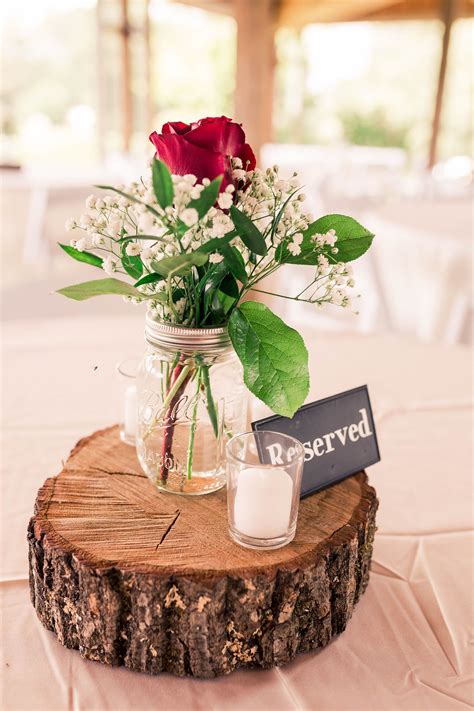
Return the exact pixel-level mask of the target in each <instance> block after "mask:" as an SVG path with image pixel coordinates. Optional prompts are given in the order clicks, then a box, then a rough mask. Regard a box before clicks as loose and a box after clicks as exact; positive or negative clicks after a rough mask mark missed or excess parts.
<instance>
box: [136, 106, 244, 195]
mask: <svg viewBox="0 0 474 711" xmlns="http://www.w3.org/2000/svg"><path fill="white" fill-rule="evenodd" d="M150 141H151V142H152V143H153V145H154V146H155V148H156V157H157V158H159V159H160V160H162V161H163V162H164V163H166V165H167V166H168V168H169V169H170V171H171V173H173V174H174V175H187V174H188V173H192V174H193V175H195V176H196V177H197V179H198V182H202V180H203V178H209V179H210V180H213V179H214V178H217V177H218V176H219V175H223V176H224V177H223V179H222V183H221V191H223V190H225V188H226V187H227V185H229V184H231V183H232V165H231V162H230V159H231V158H240V160H241V161H242V164H243V167H244V168H245V169H246V170H253V169H254V168H255V163H256V161H255V156H254V154H253V151H252V149H251V148H250V146H249V144H248V143H246V142H245V133H244V130H243V128H242V126H241V125H240V124H239V123H235V122H234V121H232V120H231V119H230V118H227V116H218V117H215V118H203V119H200V120H199V121H196V123H191V124H188V123H183V122H182V121H174V122H170V123H165V125H164V126H163V128H162V129H161V133H157V132H156V131H153V133H152V134H151V135H150Z"/></svg>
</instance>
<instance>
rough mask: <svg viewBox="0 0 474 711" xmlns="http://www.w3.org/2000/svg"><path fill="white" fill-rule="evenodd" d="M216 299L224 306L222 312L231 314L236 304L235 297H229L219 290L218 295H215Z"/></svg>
mask: <svg viewBox="0 0 474 711" xmlns="http://www.w3.org/2000/svg"><path fill="white" fill-rule="evenodd" d="M214 299H218V300H219V302H220V304H221V306H222V310H223V311H224V314H227V313H229V311H230V309H231V308H232V307H233V305H234V304H235V299H234V297H232V296H229V295H228V294H225V293H224V292H223V291H221V290H220V289H217V291H216V293H215V294H214Z"/></svg>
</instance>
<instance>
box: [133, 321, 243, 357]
mask: <svg viewBox="0 0 474 711" xmlns="http://www.w3.org/2000/svg"><path fill="white" fill-rule="evenodd" d="M145 338H146V340H147V342H148V343H149V344H150V345H152V346H157V347H160V346H161V347H166V348H167V349H169V348H172V349H174V350H176V351H180V350H181V351H184V352H189V353H194V352H196V351H200V352H206V353H209V354H213V353H215V354H217V353H222V352H223V351H225V350H227V349H230V348H231V347H232V343H231V340H230V338H229V332H228V330H227V328H226V327H225V326H221V327H218V328H189V327H187V326H173V325H171V324H169V323H163V322H161V321H157V320H156V318H153V316H152V315H151V314H150V312H149V311H148V312H147V315H146V319H145Z"/></svg>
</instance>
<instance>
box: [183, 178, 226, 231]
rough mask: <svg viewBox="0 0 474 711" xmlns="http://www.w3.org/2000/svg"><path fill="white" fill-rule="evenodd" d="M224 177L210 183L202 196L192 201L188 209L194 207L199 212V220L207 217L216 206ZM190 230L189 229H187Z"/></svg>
mask: <svg viewBox="0 0 474 711" xmlns="http://www.w3.org/2000/svg"><path fill="white" fill-rule="evenodd" d="M222 177H223V176H222V175H220V176H219V177H218V178H214V180H213V181H212V182H211V183H209V185H208V186H207V187H205V188H204V190H203V191H202V192H201V194H200V196H199V197H198V198H196V200H191V202H190V203H188V205H187V206H186V207H192V208H194V209H195V210H197V214H198V215H199V219H202V218H203V217H204V215H206V214H207V213H208V212H209V210H210V209H211V207H212V206H213V205H214V204H215V202H216V200H217V197H218V195H219V190H220V187H221V183H222ZM186 229H189V227H186Z"/></svg>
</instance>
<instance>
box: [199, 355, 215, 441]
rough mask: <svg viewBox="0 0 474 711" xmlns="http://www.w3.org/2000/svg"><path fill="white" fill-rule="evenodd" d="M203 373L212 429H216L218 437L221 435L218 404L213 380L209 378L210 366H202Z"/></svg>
mask: <svg viewBox="0 0 474 711" xmlns="http://www.w3.org/2000/svg"><path fill="white" fill-rule="evenodd" d="M201 373H202V382H203V383H204V387H205V389H206V405H207V411H208V413H209V419H210V421H211V424H212V429H213V430H214V434H215V436H216V437H217V436H218V435H219V426H218V424H217V412H216V405H215V403H214V398H213V397H212V390H211V382H210V380H209V366H208V365H202V366H201Z"/></svg>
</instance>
